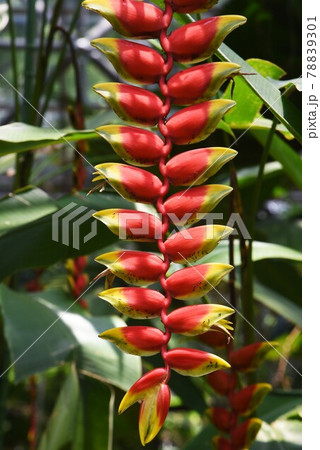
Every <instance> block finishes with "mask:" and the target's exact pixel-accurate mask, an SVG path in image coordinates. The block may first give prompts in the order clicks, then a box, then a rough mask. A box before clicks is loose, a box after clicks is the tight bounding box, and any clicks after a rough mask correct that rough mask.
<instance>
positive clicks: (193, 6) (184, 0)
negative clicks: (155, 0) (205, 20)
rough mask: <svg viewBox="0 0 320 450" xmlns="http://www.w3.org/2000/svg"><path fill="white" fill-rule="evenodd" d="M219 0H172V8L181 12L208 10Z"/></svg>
mask: <svg viewBox="0 0 320 450" xmlns="http://www.w3.org/2000/svg"><path fill="white" fill-rule="evenodd" d="M217 1H218V0H170V3H171V5H172V8H173V10H174V11H176V12H180V13H191V12H192V13H194V12H201V11H207V10H208V9H210V8H212V6H214V5H215V4H216V3H217Z"/></svg>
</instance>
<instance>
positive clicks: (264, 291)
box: [254, 281, 302, 327]
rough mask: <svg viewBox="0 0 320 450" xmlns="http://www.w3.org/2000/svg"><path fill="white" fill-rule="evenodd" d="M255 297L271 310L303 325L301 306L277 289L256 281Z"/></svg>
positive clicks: (300, 325) (296, 323)
mask: <svg viewBox="0 0 320 450" xmlns="http://www.w3.org/2000/svg"><path fill="white" fill-rule="evenodd" d="M254 298H255V299H256V300H258V302H260V303H262V304H263V305H264V306H266V307H267V308H269V309H271V311H274V312H275V313H276V314H279V315H280V316H282V317H284V318H285V319H287V320H289V321H290V322H292V323H294V324H295V325H297V326H299V327H302V310H301V308H300V307H299V306H298V305H296V304H295V303H293V302H292V301H291V300H289V299H288V298H286V297H284V296H283V295H281V294H279V293H278V292H276V291H275V290H273V289H271V288H270V287H267V286H265V285H264V284H261V283H259V282H258V281H255V283H254Z"/></svg>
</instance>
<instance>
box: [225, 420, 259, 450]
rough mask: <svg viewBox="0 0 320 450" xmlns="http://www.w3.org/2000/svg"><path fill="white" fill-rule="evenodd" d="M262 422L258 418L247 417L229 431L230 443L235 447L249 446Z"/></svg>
mask: <svg viewBox="0 0 320 450" xmlns="http://www.w3.org/2000/svg"><path fill="white" fill-rule="evenodd" d="M261 425H262V422H261V420H260V419H257V418H252V419H248V420H246V421H245V422H243V423H242V424H241V425H239V426H238V427H237V428H235V429H233V430H232V431H231V443H232V445H233V446H235V447H236V448H239V449H242V448H249V447H250V446H251V444H252V443H253V441H254V440H255V438H256V436H257V434H258V432H259V430H260V428H261Z"/></svg>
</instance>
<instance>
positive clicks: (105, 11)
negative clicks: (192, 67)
mask: <svg viewBox="0 0 320 450" xmlns="http://www.w3.org/2000/svg"><path fill="white" fill-rule="evenodd" d="M82 4H83V6H84V7H85V8H87V9H91V10H92V11H95V12H97V13H99V14H101V15H102V16H103V17H105V18H106V19H107V20H108V21H109V22H110V23H111V24H112V26H113V28H114V29H115V30H116V31H117V32H118V33H120V34H122V35H123V36H128V37H136V38H137V37H140V38H147V37H148V38H151V37H157V36H159V34H160V32H161V29H162V28H163V12H162V11H161V9H159V8H157V7H156V6H154V5H151V4H149V3H144V2H139V1H135V0H122V1H121V2H119V1H118V0H85V1H84V2H83V3H82Z"/></svg>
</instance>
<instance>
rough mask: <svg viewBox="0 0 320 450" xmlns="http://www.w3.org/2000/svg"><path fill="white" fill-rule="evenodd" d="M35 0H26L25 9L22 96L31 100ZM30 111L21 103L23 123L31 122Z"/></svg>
mask: <svg viewBox="0 0 320 450" xmlns="http://www.w3.org/2000/svg"><path fill="white" fill-rule="evenodd" d="M35 4H36V0H29V1H28V10H27V29H26V53H25V63H24V77H25V78H24V79H25V85H24V96H25V98H26V100H28V101H29V102H31V100H32V93H33V85H34V77H35V61H34V52H35V36H36V8H35ZM31 112H32V109H31V107H30V105H28V103H27V102H24V103H23V105H22V120H23V121H24V122H25V123H31V122H30V118H31Z"/></svg>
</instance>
